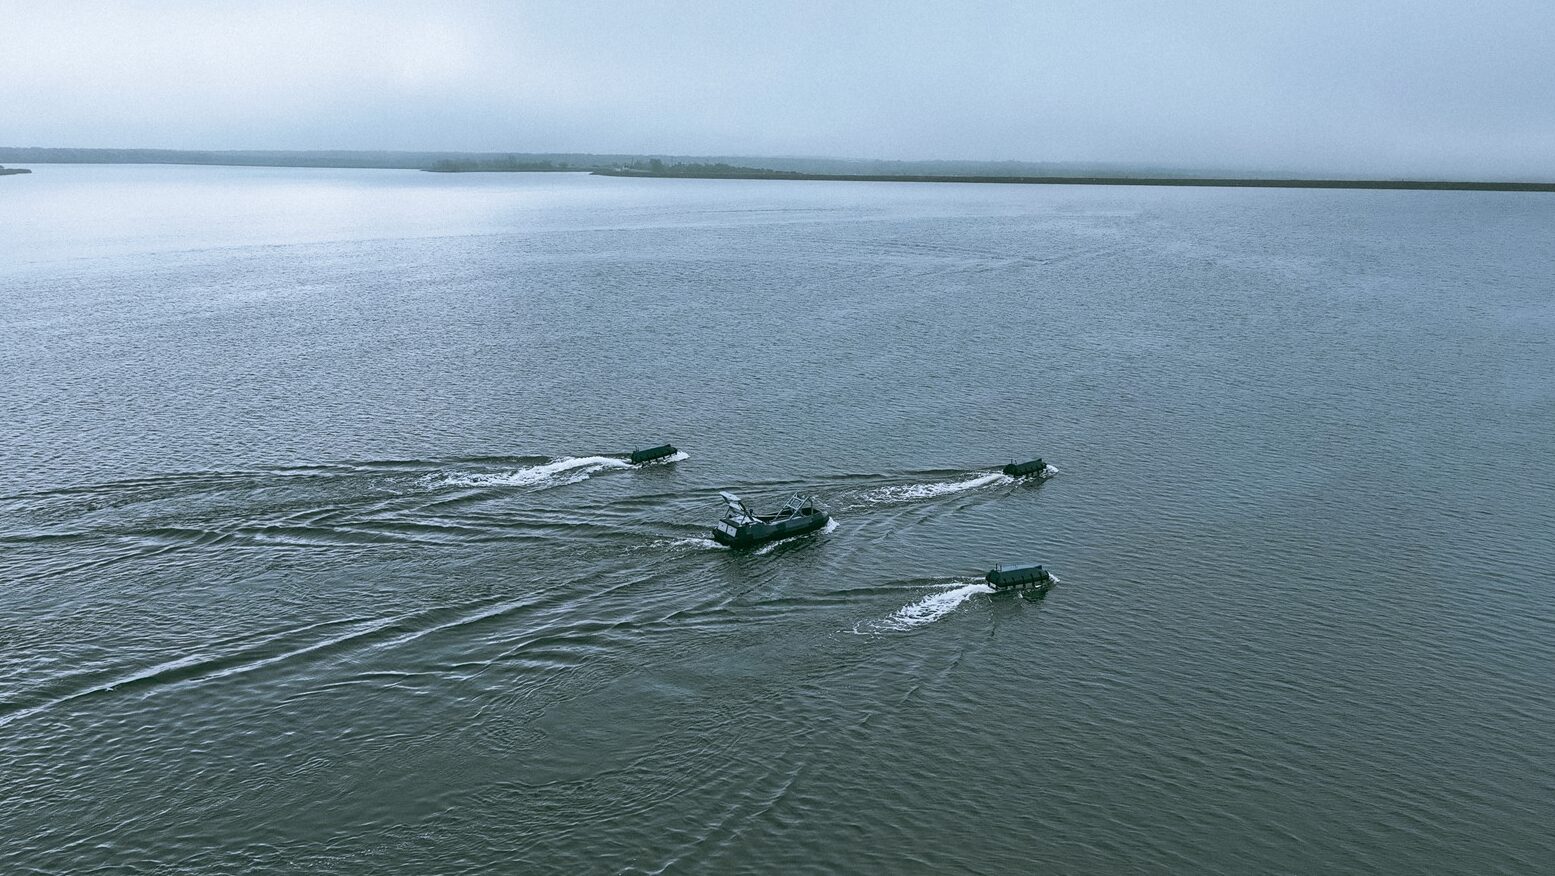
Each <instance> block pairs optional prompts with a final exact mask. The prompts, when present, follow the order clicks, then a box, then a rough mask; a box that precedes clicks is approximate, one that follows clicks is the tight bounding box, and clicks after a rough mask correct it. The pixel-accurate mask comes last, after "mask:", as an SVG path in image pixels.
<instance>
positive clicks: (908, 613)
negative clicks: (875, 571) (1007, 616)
mask: <svg viewBox="0 0 1555 876" xmlns="http://www.w3.org/2000/svg"><path fill="white" fill-rule="evenodd" d="M992 592H994V591H993V588H992V587H990V586H988V585H987V584H985V583H983V582H981V581H973V582H970V583H968V582H965V581H958V582H955V583H952V584H947V585H945V587H944V589H942V590H940V591H938V592H936V593H930V594H929V595H928V596H925V597H923V598H922V599H919V600H918V601H917V602H912V603H908V604H907V605H904V606H902V607H901V608H899V609H897V610H896V611H894V612H892V614H891V616H890V617H887V618H885V619H884V620H877V621H865V622H863V623H860V624H857V625H855V626H854V627H853V632H855V633H858V634H859V635H867V634H870V633H884V632H905V631H907V630H913V629H917V628H918V627H922V626H927V625H929V624H932V623H934V622H935V621H937V620H939V619H940V618H942V617H945V616H946V615H948V614H950V613H951V612H953V611H955V610H956V609H958V608H960V607H961V603H963V602H966V601H967V600H968V599H971V598H972V597H973V596H976V595H977V594H979V593H992Z"/></svg>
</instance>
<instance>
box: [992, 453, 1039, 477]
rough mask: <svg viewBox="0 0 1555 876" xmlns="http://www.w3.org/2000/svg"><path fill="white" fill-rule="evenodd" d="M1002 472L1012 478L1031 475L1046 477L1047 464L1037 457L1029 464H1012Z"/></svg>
mask: <svg viewBox="0 0 1555 876" xmlns="http://www.w3.org/2000/svg"><path fill="white" fill-rule="evenodd" d="M1001 471H1003V472H1004V473H1005V474H1006V475H1009V476H1010V477H1012V478H1023V477H1029V476H1031V475H1036V476H1037V477H1046V476H1047V463H1045V462H1043V461H1042V458H1041V457H1037V458H1036V459H1033V460H1031V461H1029V462H1012V463H1010V464H1009V465H1007V466H1005V467H1004V468H1003V469H1001Z"/></svg>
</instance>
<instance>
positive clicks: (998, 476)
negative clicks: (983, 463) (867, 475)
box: [859, 472, 1015, 505]
mask: <svg viewBox="0 0 1555 876" xmlns="http://www.w3.org/2000/svg"><path fill="white" fill-rule="evenodd" d="M1013 483H1015V479H1014V478H1012V477H1009V476H1008V475H1005V474H1002V473H1000V472H989V473H988V474H982V475H978V476H977V477H974V478H967V479H965V480H960V481H934V482H931V483H927V484H903V485H901V486H895V487H878V488H876V489H873V490H866V491H865V492H863V493H861V494H860V495H859V501H860V502H861V503H863V504H865V505H880V504H886V503H891V502H915V501H917V500H919V499H933V498H936V497H938V496H949V495H952V494H954V493H964V492H966V491H967V490H976V489H978V488H980V487H989V486H994V485H995V484H998V485H1001V486H1002V485H1005V484H1013Z"/></svg>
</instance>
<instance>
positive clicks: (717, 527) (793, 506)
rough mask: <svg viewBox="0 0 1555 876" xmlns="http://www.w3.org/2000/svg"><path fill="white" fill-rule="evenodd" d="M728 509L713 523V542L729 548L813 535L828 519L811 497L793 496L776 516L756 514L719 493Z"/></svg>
mask: <svg viewBox="0 0 1555 876" xmlns="http://www.w3.org/2000/svg"><path fill="white" fill-rule="evenodd" d="M718 495H720V496H723V499H724V503H725V504H726V505H728V510H727V512H726V513H725V514H724V517H723V519H722V520H720V521H718V522H717V523H715V524H713V540H714V541H717V542H718V543H719V544H726V545H728V546H729V547H751V546H752V545H758V544H761V543H763V542H768V541H772V540H773V539H777V538H786V537H788V536H790V535H801V534H803V533H806V532H814V531H815V530H817V529H820V528H821V527H823V526H825V525H826V524H827V522H828V521H830V520H831V515H830V514H828V513H827V512H826V509H825V508H822V507H821V505H820V503H819V502H817V501H816V499H815V497H814V496H807V495H804V494H802V493H795V494H794V495H793V496H792V497H790V498H789V500H788V501H787V502H785V503H783V507H782V508H779V509H778V511H777V513H775V514H757V513H756V512H754V511H752V510H751V509H750V506H748V505H746V504H745V502H744V500H742V499H741V498H740V497H739V496H736V495H734V494H733V493H723V492H720V493H719V494H718Z"/></svg>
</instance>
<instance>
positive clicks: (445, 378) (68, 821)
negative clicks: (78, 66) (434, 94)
mask: <svg viewBox="0 0 1555 876" xmlns="http://www.w3.org/2000/svg"><path fill="white" fill-rule="evenodd" d="M35 171H36V172H35V173H34V174H33V175H31V176H24V177H8V178H5V179H3V180H0V215H3V216H4V226H3V232H0V471H3V472H4V475H5V481H4V483H3V484H0V579H3V584H0V837H3V838H4V842H0V870H3V871H5V872H16V873H22V872H27V873H41V874H76V873H85V872H94V873H105V874H118V873H158V874H160V873H201V874H204V873H250V872H308V873H343V874H366V873H379V872H407V873H429V874H430V873H485V872H533V873H585V872H631V873H653V872H675V873H758V872H760V873H768V872H783V873H803V872H816V873H822V872H844V871H845V872H852V873H876V874H894V873H903V872H936V873H939V872H1055V873H1123V872H1169V871H1170V872H1184V873H1225V874H1243V873H1252V872H1288V873H1312V872H1372V873H1399V874H1413V873H1422V872H1432V873H1465V874H1468V873H1473V874H1483V873H1519V874H1521V873H1548V872H1551V870H1552V869H1555V835H1552V832H1551V829H1550V825H1551V824H1555V452H1552V451H1555V268H1552V265H1555V197H1551V196H1547V195H1538V194H1498V193H1459V192H1441V193H1432V192H1361V191H1344V192H1337V191H1277V190H1212V189H1199V190H1182V189H1114V188H1043V187H1019V186H970V185H967V186H958V185H938V186H927V185H919V186H914V185H910V184H886V183H879V184H870V183H802V182H735V181H689V180H687V181H676V180H620V179H605V178H595V177H587V176H578V175H570V174H569V175H542V174H513V175H468V176H445V175H434V174H424V173H415V172H401V171H367V170H352V171H330V170H286V169H252V170H249V169H224V168H179V167H64V166H47V165H45V166H39V167H37V168H35ZM662 440H671V441H674V442H675V443H676V444H678V445H679V446H681V447H682V448H683V449H684V450H685V451H686V453H687V457H686V458H685V459H682V460H680V461H676V462H672V463H668V464H662V465H654V466H649V467H645V468H643V469H640V470H639V469H631V468H627V467H625V466H623V465H621V464H620V463H619V462H618V461H616V460H614V459H612V458H610V457H609V456H607V454H611V453H620V452H624V451H627V450H631V449H632V448H634V447H637V446H645V445H648V444H654V443H658V442H660V441H662ZM1036 455H1041V456H1043V457H1045V458H1047V459H1048V460H1049V461H1051V462H1053V463H1054V464H1055V465H1056V466H1057V467H1058V470H1059V474H1058V475H1057V476H1056V477H1053V478H1051V479H1049V480H1047V481H1045V482H1042V483H1040V484H1033V483H1023V482H1012V481H1010V480H1008V479H1005V478H1002V477H1000V476H997V475H996V470H997V468H998V466H999V465H1001V464H1003V463H1004V462H1007V461H1009V460H1010V459H1012V458H1017V457H1020V458H1024V457H1028V456H1036ZM720 489H731V490H734V491H736V492H739V493H741V494H742V495H746V496H747V497H749V498H751V499H753V500H759V501H761V502H762V503H763V504H766V503H772V502H777V501H781V499H782V498H784V496H785V495H786V494H787V493H788V492H790V491H792V490H795V489H807V490H814V491H816V492H818V493H819V494H820V495H821V497H822V498H823V500H825V501H826V502H827V503H828V504H829V505H830V507H831V508H832V510H833V511H834V513H835V516H836V520H837V525H836V527H835V528H834V529H833V530H831V531H829V532H826V533H824V534H819V535H814V536H810V537H806V538H801V539H796V540H792V541H789V542H785V543H780V544H778V545H777V546H776V547H774V548H771V549H768V550H764V551H760V552H755V553H734V552H730V551H727V550H723V549H718V548H715V547H714V546H712V545H711V544H710V543H709V542H708V541H707V540H706V538H705V536H706V533H707V526H708V524H710V523H711V522H712V521H713V520H714V519H715V518H716V517H717V516H718V513H719V508H720V503H719V501H718V497H717V491H718V490H720ZM1010 560H1036V561H1041V562H1044V563H1046V564H1047V565H1048V566H1049V567H1050V568H1052V569H1053V570H1055V571H1056V572H1057V574H1058V575H1059V577H1060V578H1061V579H1062V583H1061V584H1059V585H1058V586H1057V587H1056V588H1055V589H1054V590H1053V591H1052V592H1051V593H1050V594H1049V595H1048V596H1047V597H1046V598H1045V599H1042V600H1040V601H1025V600H1021V599H998V600H995V599H993V598H991V597H990V596H988V595H987V594H985V593H983V592H980V590H981V588H979V587H977V586H975V583H976V575H977V574H978V573H979V572H980V571H981V570H983V569H986V568H987V567H988V566H989V565H990V564H992V563H994V562H997V561H1010Z"/></svg>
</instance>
